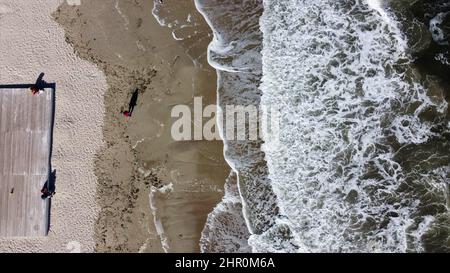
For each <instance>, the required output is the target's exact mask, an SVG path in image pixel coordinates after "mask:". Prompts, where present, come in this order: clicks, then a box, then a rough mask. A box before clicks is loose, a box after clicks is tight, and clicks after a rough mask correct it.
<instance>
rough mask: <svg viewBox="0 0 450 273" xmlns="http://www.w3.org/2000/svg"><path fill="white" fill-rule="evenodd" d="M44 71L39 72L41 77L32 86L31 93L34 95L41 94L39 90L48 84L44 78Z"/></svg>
mask: <svg viewBox="0 0 450 273" xmlns="http://www.w3.org/2000/svg"><path fill="white" fill-rule="evenodd" d="M44 75H45V74H44V73H41V74H39V77H38V78H37V80H36V82H35V83H34V84H33V85H32V86H31V87H30V90H31V93H32V94H33V95H36V94H39V92H40V91H41V90H42V91H43V90H44V88H45V85H46V84H47V83H46V82H45V81H44V80H43V78H44Z"/></svg>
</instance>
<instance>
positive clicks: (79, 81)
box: [0, 0, 106, 252]
mask: <svg viewBox="0 0 450 273" xmlns="http://www.w3.org/2000/svg"><path fill="white" fill-rule="evenodd" d="M60 3H61V1H58V0H33V1H28V0H18V1H11V0H0V60H1V64H2V65H1V66H0V83H2V84H8V83H14V84H15V83H32V82H34V81H35V79H36V77H37V76H38V75H39V73H40V72H45V79H46V80H47V81H49V82H56V83H57V88H56V120H55V128H54V142H53V158H52V164H53V168H54V169H56V170H57V178H56V191H57V194H56V195H55V197H54V199H53V200H52V210H51V229H50V233H49V235H48V237H45V238H38V239H25V238H22V239H21V238H17V239H0V251H2V252H67V251H77V250H81V251H93V250H94V246H95V238H94V225H95V222H96V219H97V215H98V212H99V206H98V205H97V204H96V191H95V189H96V185H97V180H96V177H95V173H94V159H95V154H96V152H97V151H98V150H99V149H100V147H101V146H102V145H103V142H102V120H103V112H104V110H103V109H104V107H103V94H104V93H105V91H106V80H105V77H104V76H103V73H102V72H101V71H100V70H99V69H98V68H96V67H95V65H93V64H91V63H89V62H87V61H84V60H81V59H80V58H78V57H77V56H76V55H75V54H74V53H73V48H72V47H70V45H68V44H67V43H66V42H65V37H64V30H63V29H62V28H61V27H60V26H59V25H58V24H57V23H56V22H55V21H54V20H53V19H52V18H51V13H52V12H53V11H55V10H56V9H57V7H58V6H59V4H60ZM37 194H39V193H37ZM78 248H80V249H78Z"/></svg>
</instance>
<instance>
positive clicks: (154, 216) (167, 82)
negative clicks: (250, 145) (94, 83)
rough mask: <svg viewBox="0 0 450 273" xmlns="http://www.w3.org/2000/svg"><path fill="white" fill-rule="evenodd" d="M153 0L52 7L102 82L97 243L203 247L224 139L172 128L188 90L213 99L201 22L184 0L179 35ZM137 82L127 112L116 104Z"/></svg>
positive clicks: (223, 172) (103, 247) (101, 246)
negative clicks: (194, 137)
mask: <svg viewBox="0 0 450 273" xmlns="http://www.w3.org/2000/svg"><path fill="white" fill-rule="evenodd" d="M152 8H153V1H146V0H135V1H131V0H120V1H115V0H93V1H82V5H81V6H69V5H67V4H63V5H62V6H60V8H59V9H58V10H57V11H56V12H55V13H54V14H53V16H54V18H55V20H56V21H57V22H58V23H60V24H61V25H62V26H63V28H64V29H65V31H66V41H67V42H69V43H70V44H71V45H72V46H73V47H74V50H75V52H76V53H77V55H78V56H80V57H81V58H83V59H85V60H88V61H90V62H93V63H95V64H96V65H97V66H98V67H99V68H100V69H101V70H102V71H103V72H104V73H105V76H106V80H107V83H108V90H107V91H106V94H105V117H104V127H103V135H104V141H105V142H106V145H105V147H104V148H103V149H102V150H101V151H99V152H98V154H97V160H96V175H97V177H98V181H99V186H98V190H97V198H98V202H99V205H100V207H101V209H100V216H99V218H98V221H97V223H96V228H95V230H96V248H95V250H96V251H99V252H137V251H140V252H161V251H168V252H196V251H199V239H200V235H201V231H202V230H203V227H204V224H205V221H206V217H207V215H208V213H210V212H211V211H212V209H213V208H214V206H216V205H217V203H219V201H220V199H221V198H222V196H223V184H224V182H225V179H226V177H227V176H228V174H229V173H230V170H229V167H228V166H227V165H226V162H225V161H224V159H223V144H222V142H221V141H213V142H208V141H184V142H175V141H173V140H172V137H171V134H170V129H171V125H172V121H173V119H171V117H170V111H171V108H172V106H174V105H177V104H186V105H191V104H192V103H193V97H194V96H202V97H203V104H204V105H208V104H213V103H215V100H216V94H215V90H216V72H215V70H214V69H212V68H211V67H209V65H208V64H207V61H206V48H207V45H208V43H209V41H210V39H211V36H210V33H209V30H208V28H207V25H206V23H205V22H204V21H203V18H202V17H201V15H200V14H198V12H197V11H196V10H195V6H194V5H193V3H192V4H189V5H183V6H182V7H181V6H180V7H179V9H178V11H179V12H180V15H179V16H185V15H186V12H187V11H189V13H190V14H191V17H192V18H191V19H190V20H191V21H193V24H192V25H193V26H194V27H192V28H188V29H185V30H183V32H184V33H183V35H185V37H188V38H187V39H185V40H180V41H177V40H175V39H174V38H173V36H172V33H171V30H170V29H169V28H165V27H161V26H160V25H159V24H158V22H157V21H156V20H155V18H154V17H153V16H152V13H151V11H152ZM181 8H182V9H181ZM176 13H177V10H173V14H176ZM175 16H178V15H175ZM183 19H184V20H185V19H186V18H183ZM135 89H139V98H138V105H137V107H136V108H135V111H134V113H133V116H132V117H131V118H126V117H124V116H123V115H122V114H121V112H122V111H123V110H126V109H127V108H128V101H129V99H130V97H131V94H132V93H133V91H134V90H135ZM151 208H153V209H151ZM155 223H156V224H157V225H158V224H160V225H159V226H158V228H156V227H155Z"/></svg>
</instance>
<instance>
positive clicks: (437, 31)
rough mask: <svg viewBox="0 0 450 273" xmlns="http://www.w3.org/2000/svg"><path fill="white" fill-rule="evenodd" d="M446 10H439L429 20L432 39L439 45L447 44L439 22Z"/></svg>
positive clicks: (445, 14) (444, 15) (446, 13)
mask: <svg viewBox="0 0 450 273" xmlns="http://www.w3.org/2000/svg"><path fill="white" fill-rule="evenodd" d="M447 15H448V12H440V13H438V14H437V15H436V16H435V17H434V18H433V19H431V20H430V32H431V35H432V37H433V40H434V41H435V42H436V43H438V44H440V45H448V42H447V37H446V35H445V33H444V31H443V30H442V29H441V27H440V26H441V24H442V22H443V21H444V18H445V17H446V16H447Z"/></svg>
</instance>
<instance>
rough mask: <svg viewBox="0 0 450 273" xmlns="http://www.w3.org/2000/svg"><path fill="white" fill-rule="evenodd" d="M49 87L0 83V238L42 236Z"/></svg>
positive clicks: (49, 127)
mask: <svg viewBox="0 0 450 273" xmlns="http://www.w3.org/2000/svg"><path fill="white" fill-rule="evenodd" d="M53 100H54V91H53V89H46V90H45V91H44V92H43V93H42V94H40V95H34V96H33V95H31V93H30V92H29V91H28V90H27V89H1V88H0V107H1V108H0V237H36V236H45V235H46V232H47V225H48V223H47V220H48V217H47V216H48V213H49V212H48V211H47V209H48V200H42V199H41V193H40V190H41V189H42V187H43V186H44V184H45V183H46V182H47V180H48V178H49V173H50V166H49V162H50V160H49V159H50V151H51V147H50V145H51V137H52V136H51V133H52V126H53V125H52V121H53V116H52V115H53Z"/></svg>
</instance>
